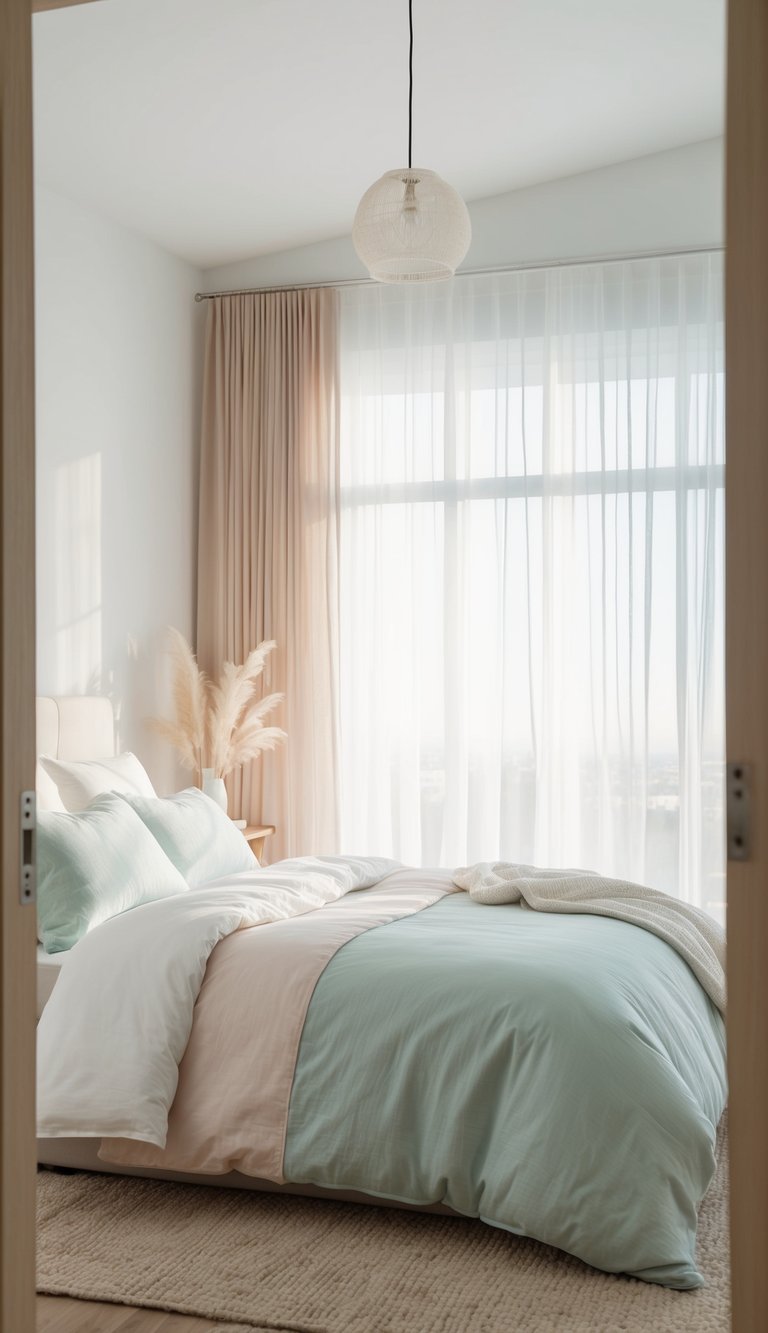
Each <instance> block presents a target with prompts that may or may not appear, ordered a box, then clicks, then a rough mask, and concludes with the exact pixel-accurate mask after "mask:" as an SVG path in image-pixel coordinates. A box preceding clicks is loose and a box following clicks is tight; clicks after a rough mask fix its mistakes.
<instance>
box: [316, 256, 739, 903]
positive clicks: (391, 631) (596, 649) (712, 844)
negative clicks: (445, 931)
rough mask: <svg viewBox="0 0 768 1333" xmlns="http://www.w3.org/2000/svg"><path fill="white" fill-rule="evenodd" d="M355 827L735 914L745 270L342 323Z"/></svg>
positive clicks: (507, 287)
mask: <svg viewBox="0 0 768 1333" xmlns="http://www.w3.org/2000/svg"><path fill="white" fill-rule="evenodd" d="M341 340H342V351H341V391H342V422H341V504H342V521H341V555H340V559H341V696H340V697H341V725H342V831H343V844H344V847H345V848H346V849H348V850H355V849H364V850H365V851H366V852H371V853H373V852H376V853H382V854H389V855H393V856H396V857H399V858H400V859H402V860H403V861H405V862H407V863H410V864H422V865H438V864H440V865H446V866H454V865H460V864H465V863H467V862H471V861H475V860H488V859H498V858H503V859H505V860H506V859H509V860H516V861H529V862H534V863H537V864H539V865H547V866H557V865H560V866H562V865H568V866H586V867H590V868H594V869H597V870H600V871H602V872H604V873H607V874H616V875H622V876H627V877H629V878H631V879H634V880H638V881H642V882H645V883H649V884H652V885H655V886H656V887H658V888H662V889H664V890H666V891H667V892H671V893H674V894H678V895H680V896H681V897H683V898H685V899H687V900H688V901H692V902H695V903H698V904H701V905H703V906H705V907H706V908H707V909H708V910H710V911H712V912H713V913H715V914H718V915H719V914H720V911H721V906H722V900H723V897H724V830H723V769H724V757H723V756H724V700H723V693H724V682H723V655H724V653H723V648H724V645H723V482H724V442H723V398H724V385H723V320H722V265H721V258H720V256H719V255H718V254H706V255H691V256H684V257H669V258H663V259H652V260H651V259H645V260H635V261H631V262H622V263H612V264H591V265H584V266H571V267H563V268H557V269H548V270H538V271H528V272H520V273H514V274H496V275H491V276H487V275H486V276H483V277H477V278H470V277H467V278H458V279H456V280H455V281H454V282H453V283H451V284H450V285H446V286H442V285H426V286H424V287H422V288H414V289H405V288H402V287H392V288H387V287H361V288H357V289H347V290H346V291H345V292H344V293H343V294H342V316H341Z"/></svg>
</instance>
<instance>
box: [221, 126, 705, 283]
mask: <svg viewBox="0 0 768 1333" xmlns="http://www.w3.org/2000/svg"><path fill="white" fill-rule="evenodd" d="M521 132H524V130H522V131H521ZM469 212H470V215H471V218H472V245H471V247H470V250H469V254H468V255H467V258H466V260H465V263H464V267H465V268H469V269H473V268H492V267H497V266H503V265H514V264H535V263H547V262H549V261H552V262H558V261H560V260H568V259H584V258H598V257H604V256H610V255H625V254H636V253H642V252H643V251H649V250H665V249H669V250H675V249H683V248H687V247H698V246H702V247H708V246H717V245H721V244H722V242H723V141H722V139H708V140H705V141H704V142H703V143H695V144H688V145H686V146H685V147H684V148H674V149H671V150H670V151H669V152H665V153H654V154H652V155H651V156H649V157H639V158H635V159H634V160H633V161H631V162H621V163H619V164H618V165H617V166H612V167H603V168H601V169H600V170H599V171H587V172H584V173H583V174H581V175H578V176H568V177H565V178H563V179H562V180H556V181H549V182H547V183H546V184H544V185H534V186H530V187H528V188H527V189H523V190H512V191H510V193H508V194H502V195H497V196H495V197H494V198H490V199H480V200H476V201H475V202H474V203H470V204H469ZM350 223H351V219H350ZM365 276H366V273H365V270H364V268H363V266H362V265H361V263H360V261H359V259H358V258H357V255H356V254H355V252H354V249H353V247H352V240H351V238H350V237H349V236H342V237H337V238H336V239H334V240H330V241H322V242H319V243H318V244H316V245H305V246H301V247H300V248H298V249H294V250H286V251H283V252H282V253H279V254H270V255H261V256H259V257H258V258H255V259H250V260H243V261H241V262H240V263H237V264H226V265H224V266H222V267H220V268H214V269H209V270H208V271H207V272H206V273H204V275H203V283H204V286H203V290H204V291H209V292H210V291H218V290H226V289H227V288H233V287H256V286H264V285H267V284H270V283H275V284H280V283H301V282H326V281H333V280H334V279H343V278H361V277H365Z"/></svg>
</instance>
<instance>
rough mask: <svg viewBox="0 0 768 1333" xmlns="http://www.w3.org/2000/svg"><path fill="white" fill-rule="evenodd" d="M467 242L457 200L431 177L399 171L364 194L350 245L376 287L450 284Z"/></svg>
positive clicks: (464, 215) (468, 231)
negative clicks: (378, 284) (383, 284)
mask: <svg viewBox="0 0 768 1333" xmlns="http://www.w3.org/2000/svg"><path fill="white" fill-rule="evenodd" d="M471 239H472V226H471V224H470V221H469V213H468V212H467V206H466V204H465V203H464V200H463V199H462V198H461V195H459V194H457V193H456V191H455V190H454V189H453V187H452V186H450V185H448V183H447V182H446V181H444V180H442V179H441V178H440V176H438V175H437V174H436V173H435V172H434V171H424V170H422V169H421V168H420V167H401V168H400V169H399V170H397V171H387V172H385V174H384V175H383V176H382V177H381V179H380V180H377V181H376V183H375V184H374V185H372V186H371V188H370V189H369V190H366V192H365V194H364V195H363V197H362V199H361V200H360V204H359V206H358V209H357V213H356V214H355V221H354V224H353V226H352V240H353V242H354V246H355V249H356V251H357V253H358V255H359V257H360V259H362V261H363V263H364V264H365V266H366V268H367V269H368V271H369V273H370V275H371V277H372V278H375V279H376V281H377V282H433V281H435V279H439V278H452V277H453V275H454V273H455V271H456V268H457V266H458V265H459V264H460V263H461V261H462V259H463V258H464V256H465V254H466V253H467V250H468V249H469V242H470V240H471Z"/></svg>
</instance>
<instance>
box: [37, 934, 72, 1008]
mask: <svg viewBox="0 0 768 1333" xmlns="http://www.w3.org/2000/svg"><path fill="white" fill-rule="evenodd" d="M68 952H69V951H68V950H67V951H64V952H62V953H46V952H45V949H44V948H43V946H42V944H38V946H37V1019H38V1022H39V1021H40V1015H41V1014H42V1012H43V1010H44V1008H45V1006H46V1005H47V1003H48V1001H49V999H50V998H51V992H52V990H53V988H54V986H55V985H56V982H57V981H58V979H59V973H60V971H61V967H62V964H63V962H64V959H65V958H66V957H67V954H68Z"/></svg>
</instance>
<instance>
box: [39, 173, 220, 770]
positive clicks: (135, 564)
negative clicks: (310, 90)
mask: <svg viewBox="0 0 768 1333" xmlns="http://www.w3.org/2000/svg"><path fill="white" fill-rule="evenodd" d="M199 281H200V274H199V273H198V272H197V270H195V269H193V268H192V267H190V266H189V265H188V264H186V263H184V262H183V261H182V260H180V259H177V258H175V257H174V256H171V255H169V254H167V253H166V252H164V251H163V250H161V249H159V248H158V247H157V246H156V245H154V244H152V243H151V242H149V241H147V240H145V239H143V238H142V237H140V236H138V235H136V234H134V233H132V232H129V231H127V230H125V229H124V228H122V227H120V226H117V225H115V224H114V223H113V222H110V221H107V220H106V219H104V218H103V217H100V216H97V215H95V214H94V213H91V212H88V211H84V210H83V209H82V208H81V207H80V206H78V205H75V204H73V203H72V202H70V201H69V200H67V199H64V198H62V197H61V196H59V195H56V194H53V193H51V192H50V191H48V190H44V189H39V190H38V191H37V193H36V319H37V328H36V342H37V356H36V372H37V599H38V601H37V661H38V667H37V672H38V678H37V688H38V693H40V694H68V693H73V694H82V693H91V692H93V693H107V694H109V695H110V696H111V697H112V698H113V700H114V704H115V708H116V711H117V712H118V715H119V725H120V743H121V745H122V747H123V748H124V749H133V750H135V751H136V752H137V753H138V754H139V755H140V757H141V758H142V760H143V761H144V762H145V763H146V765H147V768H148V770H149V771H150V774H151V776H152V778H153V780H154V781H155V784H156V785H157V786H158V789H160V790H171V789H173V788H174V787H175V786H176V785H177V781H176V779H177V776H178V772H177V768H176V762H175V758H174V755H173V753H172V751H171V750H170V749H169V747H168V746H167V745H166V743H165V742H164V741H161V740H159V739H158V738H157V737H155V736H153V735H152V733H151V732H150V731H149V730H148V729H147V726H146V718H147V716H148V715H150V714H153V713H156V712H158V711H159V710H162V709H163V707H164V706H165V705H166V704H167V697H166V691H167V684H166V681H167V672H166V671H165V669H164V662H163V656H162V636H163V630H164V627H165V626H166V625H168V624H174V625H177V626H178V627H179V629H181V630H182V631H183V632H184V633H185V634H187V635H192V633H193V631H194V599H195V564H196V550H195V544H196V507H197V440H198V428H199V404H198V386H199V380H200V375H199V362H200V350H201V348H200V343H201V338H200V329H201V320H202V311H201V308H200V307H199V306H196V305H195V302H194V300H193V293H194V291H195V290H196V288H197V286H198V285H199Z"/></svg>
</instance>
